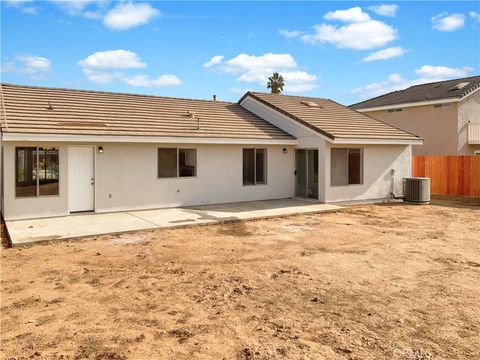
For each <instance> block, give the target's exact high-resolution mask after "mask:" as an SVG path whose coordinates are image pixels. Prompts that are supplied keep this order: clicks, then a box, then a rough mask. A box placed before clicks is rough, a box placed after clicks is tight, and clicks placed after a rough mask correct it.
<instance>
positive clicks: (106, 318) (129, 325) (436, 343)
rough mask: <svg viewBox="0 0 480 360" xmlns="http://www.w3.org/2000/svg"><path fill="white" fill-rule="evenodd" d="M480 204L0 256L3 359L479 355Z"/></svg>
mask: <svg viewBox="0 0 480 360" xmlns="http://www.w3.org/2000/svg"><path fill="white" fill-rule="evenodd" d="M479 218H480V199H477V200H462V199H456V200H455V199H453V200H452V199H446V198H444V199H437V200H435V201H434V203H433V204H432V205H429V206H414V205H403V204H394V205H369V206H358V207H352V208H349V209H348V210H346V211H343V212H339V213H330V214H318V215H304V216H294V217H288V218H282V219H270V220H260V221H252V222H247V223H237V224H230V225H214V226H205V227H196V228H186V229H177V230H160V231H153V232H143V233H136V234H125V235H121V236H103V237H98V238H95V239H93V238H92V239H87V240H82V241H75V242H73V241H72V242H62V243H56V244H50V245H39V246H33V247H30V248H23V249H3V250H2V253H1V265H2V267H1V286H2V289H1V291H2V292H1V300H2V302H1V311H2V313H1V325H2V329H1V330H2V331H1V337H2V338H1V340H2V344H1V351H0V357H1V358H4V359H25V358H33V359H362V360H365V359H479V358H480V335H479V334H480V311H479V304H480V236H479V234H480V220H479Z"/></svg>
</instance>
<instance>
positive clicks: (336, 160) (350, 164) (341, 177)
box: [330, 148, 363, 186]
mask: <svg viewBox="0 0 480 360" xmlns="http://www.w3.org/2000/svg"><path fill="white" fill-rule="evenodd" d="M362 182H363V159H362V149H347V148H333V149H332V150H331V161H330V184H331V186H342V185H355V184H361V183H362Z"/></svg>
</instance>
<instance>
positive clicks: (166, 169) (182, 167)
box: [158, 148, 197, 178]
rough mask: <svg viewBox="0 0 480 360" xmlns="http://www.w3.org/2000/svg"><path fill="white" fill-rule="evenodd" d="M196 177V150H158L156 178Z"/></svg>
mask: <svg viewBox="0 0 480 360" xmlns="http://www.w3.org/2000/svg"><path fill="white" fill-rule="evenodd" d="M196 175H197V150H196V149H178V148H159V149H158V177H159V178H169V177H192V176H196Z"/></svg>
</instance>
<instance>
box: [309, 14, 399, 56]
mask: <svg viewBox="0 0 480 360" xmlns="http://www.w3.org/2000/svg"><path fill="white" fill-rule="evenodd" d="M314 29H315V33H313V34H308V35H303V36H302V40H303V41H304V42H306V43H309V44H318V43H330V44H333V45H335V46H336V47H337V48H341V49H354V50H368V49H374V48H378V47H381V46H384V45H386V44H388V43H389V42H391V41H393V40H395V39H396V38H397V30H396V29H394V28H393V27H391V26H390V25H387V24H385V23H383V22H381V21H378V20H370V21H366V22H359V23H352V24H348V25H344V26H340V27H337V26H334V25H329V24H320V25H315V26H314Z"/></svg>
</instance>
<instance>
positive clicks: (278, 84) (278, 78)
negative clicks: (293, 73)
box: [267, 72, 285, 94]
mask: <svg viewBox="0 0 480 360" xmlns="http://www.w3.org/2000/svg"><path fill="white" fill-rule="evenodd" d="M284 86H285V81H284V80H283V76H282V75H280V74H279V73H278V72H275V73H273V75H272V76H270V77H269V78H268V83H267V88H268V89H272V94H280V93H281V92H282V91H283V87H284Z"/></svg>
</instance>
